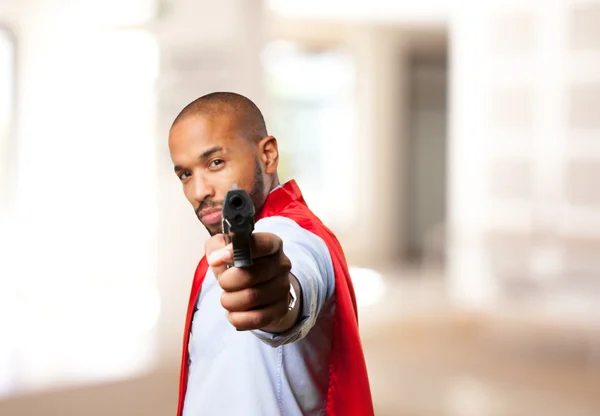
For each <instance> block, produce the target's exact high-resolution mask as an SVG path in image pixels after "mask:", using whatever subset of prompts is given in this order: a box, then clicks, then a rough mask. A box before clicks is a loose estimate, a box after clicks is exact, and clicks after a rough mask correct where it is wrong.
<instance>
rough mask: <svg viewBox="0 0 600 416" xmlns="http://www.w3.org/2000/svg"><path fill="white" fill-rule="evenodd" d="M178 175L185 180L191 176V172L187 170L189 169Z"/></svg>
mask: <svg viewBox="0 0 600 416" xmlns="http://www.w3.org/2000/svg"><path fill="white" fill-rule="evenodd" d="M177 176H179V179H180V180H182V181H184V180H186V179H187V178H189V177H190V172H187V171H186V172H183V173H180V174H179V175H177Z"/></svg>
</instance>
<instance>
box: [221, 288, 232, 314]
mask: <svg viewBox="0 0 600 416" xmlns="http://www.w3.org/2000/svg"><path fill="white" fill-rule="evenodd" d="M221 306H222V307H224V308H225V309H227V310H229V306H230V301H229V293H227V292H223V293H222V294H221Z"/></svg>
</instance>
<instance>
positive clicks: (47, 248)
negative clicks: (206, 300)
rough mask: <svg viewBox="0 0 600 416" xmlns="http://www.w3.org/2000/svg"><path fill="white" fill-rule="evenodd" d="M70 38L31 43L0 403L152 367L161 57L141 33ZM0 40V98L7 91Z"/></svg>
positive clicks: (81, 33)
mask: <svg viewBox="0 0 600 416" xmlns="http://www.w3.org/2000/svg"><path fill="white" fill-rule="evenodd" d="M76 34H77V36H74V35H72V36H65V37H64V38H59V35H60V34H58V33H57V34H55V35H53V36H56V38H51V39H49V40H47V39H40V38H41V36H38V37H36V36H33V35H32V38H31V40H30V41H29V42H28V44H27V47H28V48H32V49H31V50H28V51H27V52H32V51H37V49H38V48H39V49H41V50H43V51H44V53H40V54H38V55H36V56H37V59H36V62H35V66H31V67H28V68H27V71H25V73H26V76H27V77H30V78H27V79H26V80H24V82H32V83H34V84H35V88H28V89H27V91H26V92H24V94H26V95H25V96H24V97H23V98H24V101H25V102H26V103H27V105H26V106H24V111H23V114H20V115H19V120H22V125H23V126H22V127H23V128H22V129H19V142H18V155H19V157H18V166H16V168H15V175H14V178H12V179H11V182H14V183H15V196H14V209H13V210H12V211H13V214H11V216H10V218H9V217H8V216H4V219H6V221H5V224H0V226H1V225H8V224H9V223H10V225H11V229H9V232H4V230H5V229H7V228H4V227H2V231H3V232H0V242H1V243H2V244H3V246H2V247H0V248H1V249H2V251H1V252H0V256H1V258H2V261H0V334H2V342H0V395H8V394H13V393H15V392H23V391H27V390H31V389H45V388H47V387H49V386H53V387H56V386H60V385H70V384H75V383H77V384H79V383H82V382H96V381H99V380H105V379H118V378H123V377H127V376H129V375H132V374H134V373H136V372H138V371H142V370H144V369H145V368H147V366H148V365H151V364H152V363H153V360H154V354H155V348H156V339H155V336H156V334H155V326H156V323H157V319H158V315H159V309H160V304H159V296H158V291H157V288H156V284H155V282H156V271H155V267H154V266H155V265H154V264H153V259H154V258H155V249H156V229H157V215H158V214H157V212H156V210H157V208H156V203H155V201H156V199H157V194H156V190H157V168H156V155H155V148H156V142H155V132H154V120H155V113H154V109H155V81H156V76H157V71H158V47H157V44H156V42H155V40H154V38H153V37H152V36H151V35H150V34H149V33H146V32H144V31H137V30H120V29H107V28H101V29H98V28H89V29H84V28H81V30H79V29H78V31H77V32H76ZM48 36H50V35H48ZM2 39H4V38H2V37H0V84H1V85H0V99H4V98H2V97H1V96H2V94H4V93H5V91H6V90H7V88H5V87H4V84H2V83H3V82H5V83H7V84H8V85H9V86H12V85H14V81H13V79H12V78H10V77H9V80H8V82H6V75H4V76H3V74H6V73H7V71H9V69H6V68H4V64H5V63H7V62H10V60H7V59H5V58H4V56H3V55H2V53H5V54H6V56H11V54H10V49H9V51H8V52H7V51H6V49H7V47H6V46H3V45H6V41H4V43H3V42H2ZM40 45H41V46H40ZM8 67H9V68H10V67H11V65H8ZM19 98H20V99H21V97H19ZM0 105H2V103H0ZM4 114H5V112H4V111H0V121H2V118H1V117H2V116H3V115H4ZM4 141H5V140H4ZM4 141H3V143H4ZM3 148H4V147H3ZM1 239H3V240H1ZM7 253H8V254H7Z"/></svg>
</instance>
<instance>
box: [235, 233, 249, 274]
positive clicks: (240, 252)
mask: <svg viewBox="0 0 600 416" xmlns="http://www.w3.org/2000/svg"><path fill="white" fill-rule="evenodd" d="M232 243H233V265H234V266H235V267H249V266H252V251H251V250H250V235H248V234H234V235H233V237H232Z"/></svg>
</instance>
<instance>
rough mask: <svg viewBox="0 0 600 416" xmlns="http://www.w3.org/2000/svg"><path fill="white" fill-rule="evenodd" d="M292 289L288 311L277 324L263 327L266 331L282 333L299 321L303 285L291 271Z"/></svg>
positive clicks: (289, 293)
mask: <svg viewBox="0 0 600 416" xmlns="http://www.w3.org/2000/svg"><path fill="white" fill-rule="evenodd" d="M289 277H290V291H289V292H288V312H287V314H286V315H285V316H284V317H283V318H282V319H281V320H280V321H279V322H278V323H276V324H273V325H269V326H268V327H265V328H262V330H263V331H265V332H270V333H274V334H277V333H282V332H285V331H287V330H288V329H290V328H292V327H293V326H294V325H296V323H297V322H298V319H299V317H300V311H302V287H301V286H300V283H299V282H298V279H296V277H295V276H294V275H293V274H291V273H290V276H289Z"/></svg>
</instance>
